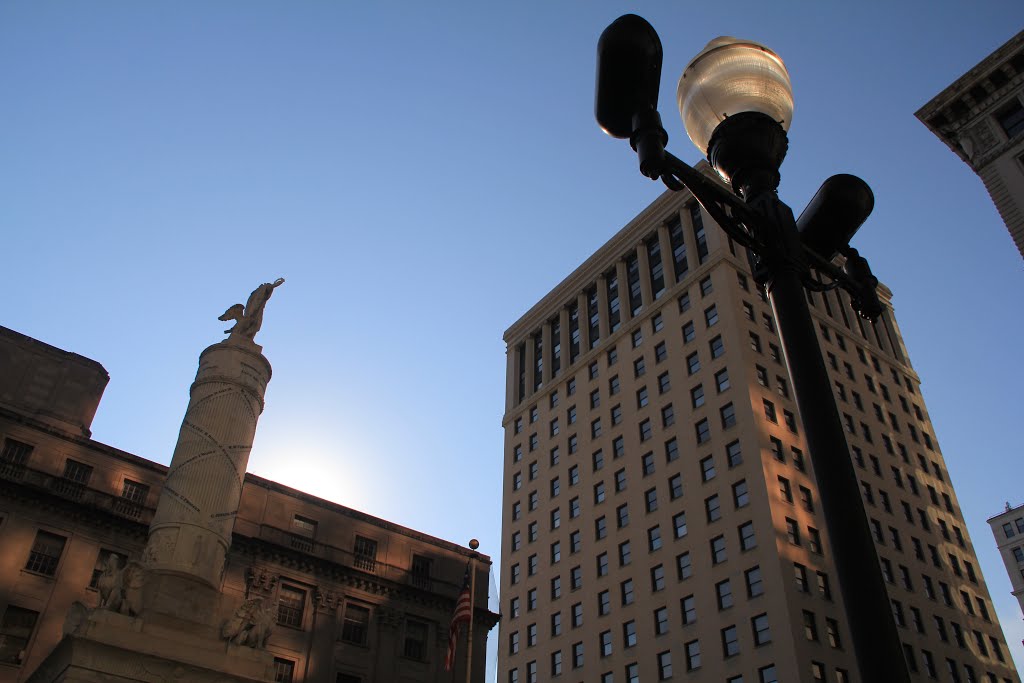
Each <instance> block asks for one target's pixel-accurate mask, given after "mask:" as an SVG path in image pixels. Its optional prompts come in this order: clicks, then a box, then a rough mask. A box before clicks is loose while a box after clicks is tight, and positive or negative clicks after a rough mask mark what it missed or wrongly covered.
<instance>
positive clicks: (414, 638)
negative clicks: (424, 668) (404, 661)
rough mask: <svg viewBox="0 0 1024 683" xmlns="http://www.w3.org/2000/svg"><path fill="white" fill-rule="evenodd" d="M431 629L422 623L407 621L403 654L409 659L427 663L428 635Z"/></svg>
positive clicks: (413, 620) (412, 620)
mask: <svg viewBox="0 0 1024 683" xmlns="http://www.w3.org/2000/svg"><path fill="white" fill-rule="evenodd" d="M428 631H429V627H428V626H427V624H425V623H424V622H422V621H417V620H415V619H406V621H405V643H404V646H403V648H402V654H403V655H404V656H406V657H408V658H409V659H415V660H417V661H421V662H422V661H426V659H427V635H428Z"/></svg>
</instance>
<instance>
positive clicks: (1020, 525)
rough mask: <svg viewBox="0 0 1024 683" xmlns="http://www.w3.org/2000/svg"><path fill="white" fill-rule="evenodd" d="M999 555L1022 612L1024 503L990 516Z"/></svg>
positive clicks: (1023, 593)
mask: <svg viewBox="0 0 1024 683" xmlns="http://www.w3.org/2000/svg"><path fill="white" fill-rule="evenodd" d="M988 525H989V526H990V527H991V528H992V535H993V536H995V539H996V546H997V547H998V548H999V556H1000V557H1002V558H1003V565H1004V566H1005V567H1006V574H1007V576H1009V577H1010V586H1012V587H1013V591H1012V593H1013V597H1015V598H1017V604H1018V605H1020V609H1021V612H1024V505H1018V506H1017V507H1010V504H1009V503H1007V504H1006V509H1005V510H1004V511H1003V512H1000V513H999V514H998V515H995V516H994V517H989V519H988Z"/></svg>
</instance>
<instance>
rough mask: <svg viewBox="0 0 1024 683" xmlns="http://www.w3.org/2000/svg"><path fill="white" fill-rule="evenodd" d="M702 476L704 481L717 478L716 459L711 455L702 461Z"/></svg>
mask: <svg viewBox="0 0 1024 683" xmlns="http://www.w3.org/2000/svg"><path fill="white" fill-rule="evenodd" d="M700 477H701V480H702V481H711V480H712V479H714V478H715V460H714V458H712V457H711V456H710V455H709V456H708V457H706V458H704V459H703V460H701V461H700Z"/></svg>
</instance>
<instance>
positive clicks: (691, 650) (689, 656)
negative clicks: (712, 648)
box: [685, 640, 700, 671]
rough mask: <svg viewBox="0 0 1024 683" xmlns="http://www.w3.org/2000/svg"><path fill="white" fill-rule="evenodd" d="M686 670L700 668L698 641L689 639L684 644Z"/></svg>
mask: <svg viewBox="0 0 1024 683" xmlns="http://www.w3.org/2000/svg"><path fill="white" fill-rule="evenodd" d="M685 647H686V670H687V671H693V670H694V669H699V668H700V641H699V640H691V641H690V642H688V643H687V644H686V646H685Z"/></svg>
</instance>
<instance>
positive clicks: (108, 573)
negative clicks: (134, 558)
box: [96, 553, 143, 616]
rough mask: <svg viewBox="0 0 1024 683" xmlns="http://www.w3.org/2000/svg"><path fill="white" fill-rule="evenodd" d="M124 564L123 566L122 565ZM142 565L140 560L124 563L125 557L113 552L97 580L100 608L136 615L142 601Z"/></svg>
mask: <svg viewBox="0 0 1024 683" xmlns="http://www.w3.org/2000/svg"><path fill="white" fill-rule="evenodd" d="M122 565H123V566H122ZM142 583H143V571H142V565H140V564H139V563H138V562H128V563H127V564H125V563H124V558H122V557H120V556H118V555H116V554H114V553H111V555H110V557H108V558H107V562H106V564H105V565H104V567H103V573H102V574H100V576H99V578H98V579H97V580H96V587H97V589H98V590H99V593H100V604H99V609H107V610H110V611H111V612H117V613H119V614H127V615H129V616H135V615H137V614H138V613H139V611H140V608H141V603H142Z"/></svg>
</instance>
